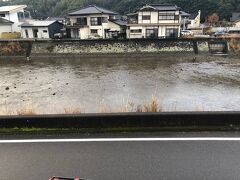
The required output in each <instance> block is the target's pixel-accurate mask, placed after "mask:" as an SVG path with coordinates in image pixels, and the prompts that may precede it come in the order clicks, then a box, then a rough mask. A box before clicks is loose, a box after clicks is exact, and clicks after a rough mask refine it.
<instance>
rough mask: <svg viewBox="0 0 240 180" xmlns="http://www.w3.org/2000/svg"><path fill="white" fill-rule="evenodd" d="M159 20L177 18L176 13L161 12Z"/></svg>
mask: <svg viewBox="0 0 240 180" xmlns="http://www.w3.org/2000/svg"><path fill="white" fill-rule="evenodd" d="M158 19H159V20H175V13H172V12H171V13H170V12H165V13H162V12H161V13H159V16H158Z"/></svg>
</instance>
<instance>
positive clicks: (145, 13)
mask: <svg viewBox="0 0 240 180" xmlns="http://www.w3.org/2000/svg"><path fill="white" fill-rule="evenodd" d="M180 27H181V15H180V8H179V7H177V6H176V5H174V4H152V5H146V6H143V7H142V8H141V9H139V10H137V11H136V12H135V13H132V14H129V15H128V25H127V38H130V39H131V38H169V37H179V36H180V29H181V28H180Z"/></svg>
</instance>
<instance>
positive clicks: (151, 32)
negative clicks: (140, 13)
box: [146, 29, 158, 38]
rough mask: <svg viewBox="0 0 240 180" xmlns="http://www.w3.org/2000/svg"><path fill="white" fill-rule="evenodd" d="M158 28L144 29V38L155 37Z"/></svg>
mask: <svg viewBox="0 0 240 180" xmlns="http://www.w3.org/2000/svg"><path fill="white" fill-rule="evenodd" d="M157 36H158V29H146V38H157Z"/></svg>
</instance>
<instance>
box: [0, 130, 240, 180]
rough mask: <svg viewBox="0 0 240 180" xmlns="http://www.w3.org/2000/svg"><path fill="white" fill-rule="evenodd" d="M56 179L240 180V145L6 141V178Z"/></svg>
mask: <svg viewBox="0 0 240 180" xmlns="http://www.w3.org/2000/svg"><path fill="white" fill-rule="evenodd" d="M190 135H191V137H192V135H193V134H190ZM175 136H176V137H177V136H178V137H182V136H179V135H177V134H176V135H175ZM196 136H197V137H199V135H196ZM208 136H209V135H208ZM216 136H218V137H221V135H214V137H216ZM223 136H225V137H226V135H223ZM236 136H237V134H232V137H236ZM147 137H149V136H147ZM169 137H174V135H170V136H169ZM184 137H188V135H187V134H185V135H184ZM189 137H190V136H189ZM239 137H240V136H239ZM164 138H166V136H164ZM10 139H13V138H10ZM16 139H17V138H16ZM53 175H58V176H77V177H82V178H88V179H93V180H128V179H129V180H135V179H136V180H148V179H149V180H155V179H156V180H159V179H161V180H162V179H163V180H165V179H167V180H168V179H169V180H172V179H179V180H183V179H184V180H195V179H196V180H198V179H199V180H203V179H208V180H211V179H212V180H216V179H218V180H229V179H240V141H231V140H229V141H214V140H213V141H208V140H205V141H197V140H192V141H184V140H181V141H178V140H176V141H175V140H174V141H151V140H149V141H133V142H132V141H125V142H121V141H120V142H113V141H110V142H57V143H56V142H55V143H46V142H42V143H36V142H35V143H17V144H16V143H7V144H3V143H1V141H0V179H1V180H14V179H21V180H33V179H34V180H45V179H46V180H47V179H48V178H49V177H50V176H53Z"/></svg>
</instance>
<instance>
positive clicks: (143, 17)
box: [142, 15, 151, 20]
mask: <svg viewBox="0 0 240 180" xmlns="http://www.w3.org/2000/svg"><path fill="white" fill-rule="evenodd" d="M150 19H151V16H150V15H148V16H146V15H144V16H142V20H150Z"/></svg>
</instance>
